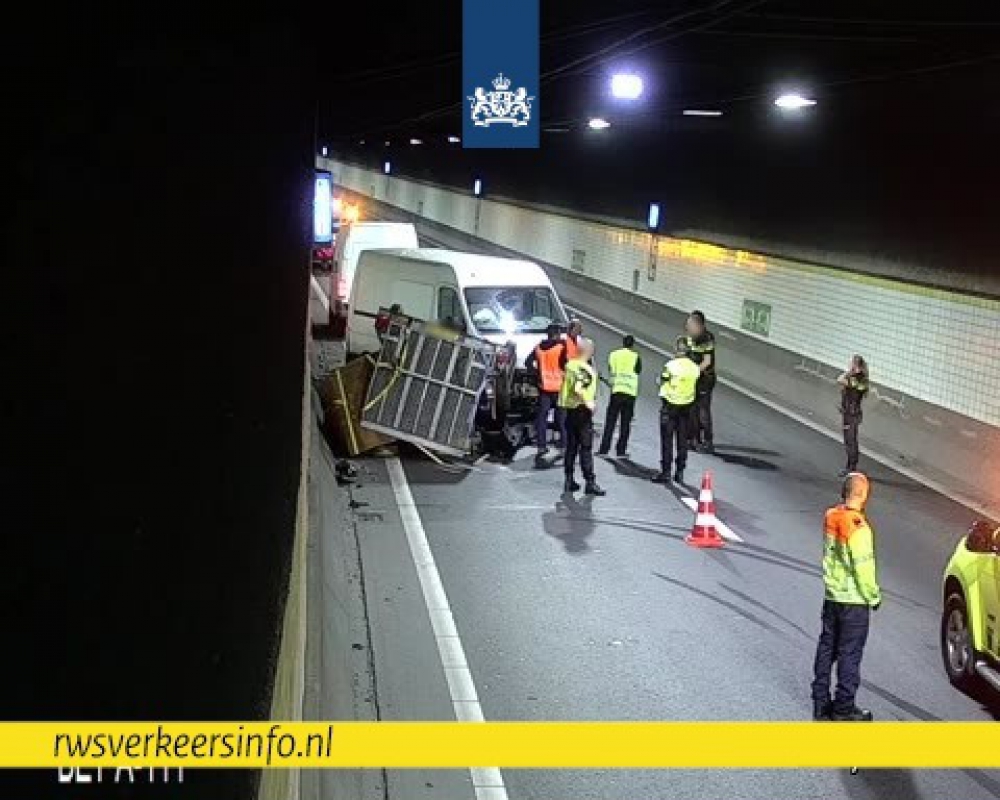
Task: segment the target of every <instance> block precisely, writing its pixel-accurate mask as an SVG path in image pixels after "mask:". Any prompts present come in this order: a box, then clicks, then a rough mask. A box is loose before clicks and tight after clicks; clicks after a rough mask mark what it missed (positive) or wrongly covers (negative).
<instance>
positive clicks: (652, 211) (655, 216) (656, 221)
mask: <svg viewBox="0 0 1000 800" xmlns="http://www.w3.org/2000/svg"><path fill="white" fill-rule="evenodd" d="M646 227H648V228H649V229H650V230H651V231H655V230H656V229H657V228H659V227H660V204H659V203H650V204H649V213H648V214H647V216H646Z"/></svg>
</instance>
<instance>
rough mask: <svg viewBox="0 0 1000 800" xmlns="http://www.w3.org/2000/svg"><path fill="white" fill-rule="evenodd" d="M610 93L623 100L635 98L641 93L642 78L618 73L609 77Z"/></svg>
mask: <svg viewBox="0 0 1000 800" xmlns="http://www.w3.org/2000/svg"><path fill="white" fill-rule="evenodd" d="M611 94H613V95H614V96H615V97H620V98H622V99H624V100H635V99H636V98H637V97H639V95H641V94H642V78H640V77H639V76H638V75H630V74H627V73H619V74H618V75H614V76H613V77H612V78H611Z"/></svg>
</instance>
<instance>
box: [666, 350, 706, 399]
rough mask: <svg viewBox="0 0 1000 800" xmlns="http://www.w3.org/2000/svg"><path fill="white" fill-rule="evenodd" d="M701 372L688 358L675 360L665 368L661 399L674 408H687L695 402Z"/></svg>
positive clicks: (682, 357) (683, 357)
mask: <svg viewBox="0 0 1000 800" xmlns="http://www.w3.org/2000/svg"><path fill="white" fill-rule="evenodd" d="M700 375H701V370H700V369H698V365H697V364H695V363H694V362H693V361H692V360H691V359H690V358H688V357H687V356H681V357H680V358H673V359H671V360H670V361H668V362H667V363H666V365H665V366H664V367H663V375H662V376H661V378H660V380H661V383H660V397H662V398H663V399H664V400H666V401H667V402H668V403H670V405H672V406H687V405H691V403H693V402H694V397H695V391H696V389H697V386H698V378H699V377H700Z"/></svg>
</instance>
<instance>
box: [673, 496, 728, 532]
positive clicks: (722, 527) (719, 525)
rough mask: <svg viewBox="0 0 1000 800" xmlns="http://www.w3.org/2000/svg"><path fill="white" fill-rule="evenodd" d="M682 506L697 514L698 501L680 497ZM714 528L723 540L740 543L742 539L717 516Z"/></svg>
mask: <svg viewBox="0 0 1000 800" xmlns="http://www.w3.org/2000/svg"><path fill="white" fill-rule="evenodd" d="M681 500H682V501H683V503H684V505H686V506H687V507H688V508H690V509H691V510H692V511H694V512H695V513H697V512H698V501H697V500H695V499H694V498H693V497H682V498H681ZM715 527H716V529H717V530H718V531H719V534H720V535H721V536H722V538H723V539H728V540H729V541H731V542H742V541H743V539H742V537H741V536H739V535H738V534H737V533H736V532H735V531H733V529H732V528H730V527H729V526H728V525H727V524H726V523H725V522H723V521H722V520H721V519H719V517H718V515H716V517H715Z"/></svg>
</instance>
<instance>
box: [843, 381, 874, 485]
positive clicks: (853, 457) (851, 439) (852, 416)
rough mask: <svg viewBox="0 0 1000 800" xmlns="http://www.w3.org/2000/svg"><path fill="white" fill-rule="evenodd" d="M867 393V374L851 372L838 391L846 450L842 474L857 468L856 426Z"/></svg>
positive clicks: (859, 420) (857, 425)
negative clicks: (845, 461)
mask: <svg viewBox="0 0 1000 800" xmlns="http://www.w3.org/2000/svg"><path fill="white" fill-rule="evenodd" d="M866 394H868V376H867V375H865V374H864V373H852V374H848V375H847V376H846V383H845V384H844V388H843V389H842V390H841V393H840V413H841V415H842V417H843V420H844V448H845V449H846V450H847V467H846V468H845V469H844V474H847V473H848V472H854V471H855V470H857V468H858V456H859V448H858V427H859V426H860V425H861V419H862V413H861V401H862V400H864V398H865V395H866Z"/></svg>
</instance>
